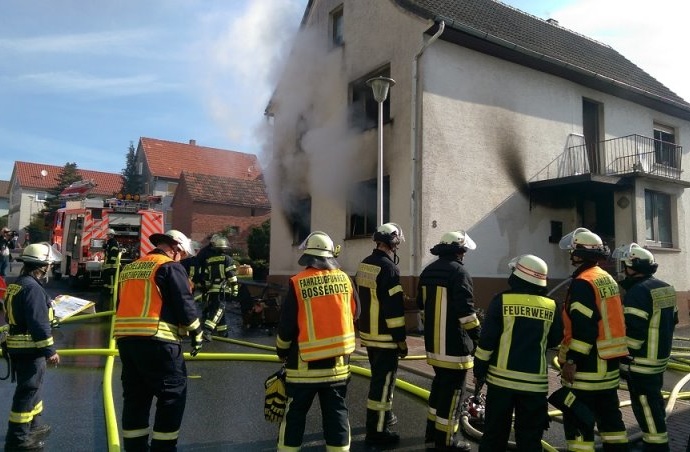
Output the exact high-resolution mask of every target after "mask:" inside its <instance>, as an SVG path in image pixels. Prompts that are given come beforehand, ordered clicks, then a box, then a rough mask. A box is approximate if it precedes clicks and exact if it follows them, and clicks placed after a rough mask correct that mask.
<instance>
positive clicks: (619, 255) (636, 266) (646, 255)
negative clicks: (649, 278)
mask: <svg viewBox="0 0 690 452" xmlns="http://www.w3.org/2000/svg"><path fill="white" fill-rule="evenodd" d="M611 257H612V258H614V259H616V260H619V261H620V262H621V263H622V264H623V266H625V267H629V268H631V269H633V270H634V271H636V272H640V273H645V274H649V275H651V274H653V273H655V272H656V270H657V268H658V267H659V264H657V263H656V262H655V261H654V255H653V254H652V253H651V252H650V251H649V250H647V249H645V248H642V247H641V246H640V245H638V244H637V243H635V242H632V243H630V244H629V245H621V246H619V247H618V248H616V249H615V250H614V251H613V253H612V254H611Z"/></svg>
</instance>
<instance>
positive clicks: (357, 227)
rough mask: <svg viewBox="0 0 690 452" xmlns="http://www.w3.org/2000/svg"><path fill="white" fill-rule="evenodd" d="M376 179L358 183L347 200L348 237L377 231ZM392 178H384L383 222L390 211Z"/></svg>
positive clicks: (365, 235) (366, 234) (363, 235)
mask: <svg viewBox="0 0 690 452" xmlns="http://www.w3.org/2000/svg"><path fill="white" fill-rule="evenodd" d="M376 200H377V199H376V179H370V180H367V181H364V182H360V183H358V184H356V185H355V186H354V187H353V188H352V189H351V190H350V193H349V196H348V200H347V216H348V219H349V224H348V228H347V230H348V238H357V237H367V236H370V235H371V234H373V233H374V232H376V228H377V227H378V225H377V224H376ZM389 200H390V178H389V177H388V176H384V178H383V222H384V223H385V222H386V221H388V220H387V218H388V213H389Z"/></svg>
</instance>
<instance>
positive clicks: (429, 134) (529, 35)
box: [266, 0, 690, 319]
mask: <svg viewBox="0 0 690 452" xmlns="http://www.w3.org/2000/svg"><path fill="white" fill-rule="evenodd" d="M375 77H389V78H392V79H394V80H395V82H396V83H395V85H394V86H391V87H390V89H389V93H388V96H387V97H386V98H385V100H382V101H381V100H379V101H377V100H376V99H374V95H373V92H372V89H371V88H370V87H369V86H368V84H367V81H368V80H370V79H372V78H375ZM379 102H380V103H379ZM379 111H380V112H381V116H382V120H381V123H382V124H383V126H382V127H381V130H379V126H378V124H379V117H378V114H379ZM266 114H267V116H268V117H269V120H270V121H271V124H272V129H273V143H274V146H273V153H272V155H271V165H270V166H267V167H266V174H267V177H266V181H267V185H268V190H269V193H270V195H271V204H272V210H271V259H270V280H272V281H274V282H284V281H285V280H287V278H288V277H289V276H290V275H292V274H294V273H295V272H296V271H298V270H299V266H298V264H297V259H298V256H299V255H300V253H301V250H299V249H298V245H299V243H300V242H301V241H302V240H303V239H304V237H306V235H307V234H308V233H309V231H313V230H323V231H326V232H327V233H329V234H330V235H331V236H332V238H333V239H334V241H335V242H336V243H337V244H342V245H343V249H342V252H341V255H340V257H339V258H338V261H339V262H340V263H341V265H342V266H343V269H344V270H345V271H347V272H348V273H349V274H351V275H352V274H354V273H355V271H356V268H357V264H358V262H359V261H360V260H361V259H362V258H364V257H365V256H366V255H368V254H369V253H370V252H371V249H372V248H373V243H372V238H371V237H372V233H373V232H374V231H375V228H376V226H377V200H378V199H379V195H378V193H379V191H378V183H377V182H378V179H379V176H378V170H379V169H380V170H381V174H382V178H381V179H382V180H381V186H382V193H381V199H382V201H383V202H382V204H383V221H384V222H385V221H392V222H396V223H398V224H400V225H401V226H402V228H403V231H404V234H405V238H406V241H405V243H403V244H402V246H401V247H400V250H399V252H398V255H399V257H400V269H401V274H402V279H403V285H404V289H405V293H406V294H407V295H408V296H412V297H413V296H414V295H415V287H416V282H417V278H418V276H419V274H420V273H421V271H422V269H423V268H424V267H425V266H426V265H427V264H428V263H429V262H431V261H432V260H433V259H434V256H432V255H431V254H430V253H429V249H430V248H432V247H433V246H434V244H436V243H438V241H439V239H440V238H441V236H442V234H443V233H445V232H448V231H453V230H458V229H465V230H466V231H467V232H468V233H469V235H470V236H471V237H472V238H473V239H474V240H475V241H476V242H477V244H478V248H477V250H475V251H471V252H469V253H468V254H467V256H466V259H465V264H466V266H467V268H468V270H469V272H470V273H471V274H472V275H473V277H474V282H475V290H476V298H477V303H478V305H479V306H480V307H485V306H486V305H487V304H488V301H489V300H490V298H491V296H492V295H493V294H494V293H496V292H497V291H499V290H502V289H503V288H505V287H506V285H505V280H506V278H507V276H508V267H507V264H508V262H509V260H510V259H511V258H513V257H514V256H518V255H521V254H524V253H533V254H536V255H539V256H540V257H542V258H543V259H545V260H546V262H547V263H548V264H549V277H550V279H551V283H550V287H554V286H555V285H556V283H558V282H560V281H562V280H564V279H565V278H567V277H568V276H569V274H570V273H571V272H572V267H571V265H570V262H569V255H568V253H567V252H566V251H563V250H561V249H559V246H558V241H559V239H560V238H561V236H562V235H564V234H567V233H568V232H570V231H571V230H573V229H575V228H577V227H580V226H583V227H588V228H590V229H592V230H593V231H594V232H596V233H598V234H599V235H600V236H601V237H602V238H603V239H604V240H605V242H606V243H607V244H608V245H609V246H610V247H611V248H613V247H616V246H618V245H621V244H624V243H630V242H631V241H634V242H637V243H639V244H641V245H643V246H645V247H647V248H648V249H650V250H651V251H652V252H653V253H654V255H655V257H656V259H657V261H658V262H659V264H660V265H659V273H658V274H659V276H660V277H661V278H663V279H665V280H667V281H668V282H670V283H672V284H673V285H674V286H675V288H676V290H677V291H678V293H679V295H680V297H679V300H681V301H682V303H679V305H680V308H681V309H683V310H684V311H685V312H684V313H682V315H681V318H683V319H687V317H688V315H687V300H688V290H689V289H690V281H689V280H688V278H687V269H688V267H689V264H690V241H689V236H688V228H689V226H688V223H687V222H686V221H685V219H686V218H687V215H688V212H689V211H690V197H688V196H687V195H685V194H684V193H685V189H686V188H687V187H688V186H690V175H688V173H687V172H685V171H683V169H682V165H681V163H682V159H683V154H684V153H683V149H684V148H685V149H687V148H688V146H689V145H690V104H689V103H688V102H687V101H685V100H684V99H682V98H680V97H679V96H678V95H676V94H674V93H673V92H672V91H671V90H669V89H668V88H667V87H665V86H664V85H663V84H662V83H660V82H659V81H657V80H656V79H654V78H653V77H651V76H650V75H649V74H647V73H646V72H645V71H644V70H643V69H641V68H639V67H637V66H636V65H634V64H633V63H632V62H630V61H629V60H627V59H626V58H625V57H624V56H623V55H621V54H620V53H618V52H617V51H616V50H615V49H613V48H611V47H610V46H608V45H605V44H603V43H600V42H597V41H595V40H593V39H590V38H587V37H586V36H583V35H581V34H578V33H575V32H572V31H570V30H568V29H566V28H564V27H561V26H560V25H559V24H558V23H557V22H556V21H555V20H543V19H541V18H539V17H535V16H533V15H530V14H527V13H524V12H522V11H520V10H518V9H515V8H513V7H510V6H507V5H505V4H503V3H500V2H497V1H493V0H379V1H369V0H310V1H309V2H308V4H307V7H306V10H305V13H304V16H303V20H302V23H301V31H300V34H299V35H298V37H297V38H296V40H295V44H294V46H293V49H292V52H291V54H290V59H289V61H288V62H287V65H286V68H285V69H284V72H283V73H282V76H281V77H280V78H279V80H278V82H277V85H276V87H275V91H274V94H273V96H272V98H271V100H270V102H269V105H268V106H267V110H266ZM380 140H381V141H380ZM380 143H382V145H381V144H380ZM380 155H382V164H381V165H379V163H378V157H379V156H380ZM269 175H270V176H269ZM290 244H291V245H292V246H290ZM609 268H610V270H611V271H615V263H613V262H612V263H611V265H610V266H609Z"/></svg>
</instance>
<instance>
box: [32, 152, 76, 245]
mask: <svg viewBox="0 0 690 452" xmlns="http://www.w3.org/2000/svg"><path fill="white" fill-rule="evenodd" d="M82 179H83V178H82V176H81V174H79V173H78V172H77V164H76V163H69V162H67V163H65V166H64V167H63V168H62V169H61V170H60V172H59V173H58V175H57V178H56V179H55V182H56V185H55V187H54V188H52V189H50V190H48V197H47V198H46V201H45V203H44V204H43V209H41V213H42V214H43V216H44V218H45V224H47V225H50V224H52V222H53V217H54V216H55V212H57V210H58V209H59V208H60V207H62V203H63V202H62V200H61V199H60V193H62V191H63V190H64V189H65V188H67V187H69V186H70V185H72V184H73V183H74V182H77V181H80V180H82ZM32 221H33V220H32ZM32 240H33V238H32Z"/></svg>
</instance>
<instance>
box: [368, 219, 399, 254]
mask: <svg viewBox="0 0 690 452" xmlns="http://www.w3.org/2000/svg"><path fill="white" fill-rule="evenodd" d="M373 239H374V242H381V243H385V244H386V245H388V246H389V247H391V249H396V248H397V247H398V246H399V245H400V244H401V243H402V242H404V241H405V235H404V234H403V231H402V228H401V227H400V226H399V225H397V224H396V223H384V224H382V225H381V226H379V227H378V228H377V229H376V232H374V236H373Z"/></svg>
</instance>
